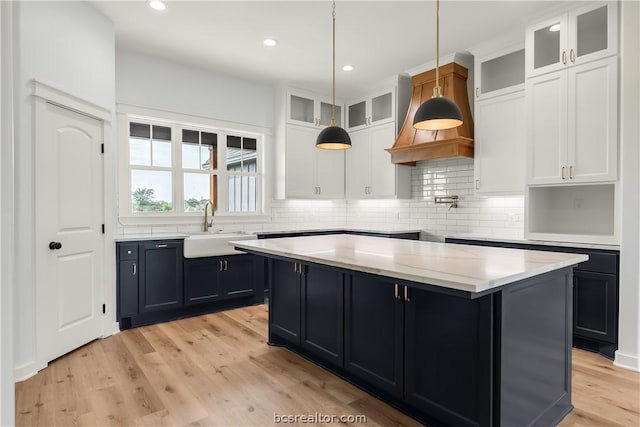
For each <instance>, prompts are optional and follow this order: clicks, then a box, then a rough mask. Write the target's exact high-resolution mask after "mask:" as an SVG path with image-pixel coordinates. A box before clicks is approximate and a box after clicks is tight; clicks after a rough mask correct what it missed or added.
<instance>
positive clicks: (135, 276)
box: [117, 240, 265, 330]
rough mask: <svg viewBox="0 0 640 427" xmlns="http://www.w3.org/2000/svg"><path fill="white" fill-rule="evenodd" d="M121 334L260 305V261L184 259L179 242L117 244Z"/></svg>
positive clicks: (237, 257) (248, 258) (244, 258)
mask: <svg viewBox="0 0 640 427" xmlns="http://www.w3.org/2000/svg"><path fill="white" fill-rule="evenodd" d="M117 257H118V274H117V277H118V279H117V280H118V284H117V294H118V295H117V301H118V307H117V317H118V322H119V325H120V329H121V330H125V329H129V328H131V327H135V326H141V325H148V324H151V323H157V322H164V321H168V320H174V319H179V318H183V317H188V316H194V315H199V314H205V313H211V312H213V311H218V310H223V309H228V308H235V307H241V306H246V305H251V304H261V303H263V302H264V296H263V295H264V291H263V288H262V283H263V282H264V278H263V277H262V276H263V274H264V270H265V268H264V260H263V259H262V258H260V257H257V256H254V255H230V256H221V257H208V258H191V259H189V258H184V257H183V241H182V240H166V241H159V240H154V241H140V242H122V243H118V244H117Z"/></svg>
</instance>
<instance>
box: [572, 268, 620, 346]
mask: <svg viewBox="0 0 640 427" xmlns="http://www.w3.org/2000/svg"><path fill="white" fill-rule="evenodd" d="M573 284H574V290H573V306H574V307H573V319H574V322H573V324H574V334H575V335H576V336H580V337H585V338H592V339H596V340H602V341H607V342H611V343H615V342H617V339H618V327H617V324H618V319H617V313H618V292H617V286H616V276H615V275H613V274H601V273H591V272H586V271H580V270H574V272H573Z"/></svg>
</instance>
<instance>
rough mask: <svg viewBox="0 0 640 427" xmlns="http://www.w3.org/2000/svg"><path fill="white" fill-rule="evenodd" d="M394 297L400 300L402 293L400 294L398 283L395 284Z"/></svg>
mask: <svg viewBox="0 0 640 427" xmlns="http://www.w3.org/2000/svg"><path fill="white" fill-rule="evenodd" d="M393 296H394V297H395V299H400V293H399V292H398V284H397V283H394V284H393Z"/></svg>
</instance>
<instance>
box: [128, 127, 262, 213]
mask: <svg viewBox="0 0 640 427" xmlns="http://www.w3.org/2000/svg"><path fill="white" fill-rule="evenodd" d="M126 122H127V126H128V138H127V139H126V140H127V141H128V147H127V150H125V151H126V152H127V153H128V157H127V158H126V160H125V158H122V161H123V162H124V163H127V167H126V171H127V178H128V179H126V181H127V186H126V188H127V189H128V191H127V193H128V195H127V199H128V206H129V209H128V211H127V212H124V211H121V215H122V214H125V215H126V214H133V215H136V216H164V215H196V214H197V215H198V216H199V215H200V214H201V213H202V212H203V211H204V208H205V206H206V205H207V203H208V202H210V203H211V205H212V208H213V210H215V211H216V212H217V213H231V214H252V213H253V214H255V213H261V212H262V208H261V202H262V195H261V188H262V182H261V163H260V145H261V142H262V139H263V137H262V135H256V134H247V133H244V132H236V131H229V130H226V129H215V128H212V127H207V126H198V125H193V124H188V125H187V124H184V123H168V122H166V121H161V120H157V121H156V120H149V119H146V118H145V119H142V118H136V117H128V120H126ZM190 123H191V121H190ZM121 170H122V171H123V176H122V178H125V177H124V170H125V169H121ZM223 183H224V185H223ZM121 188H122V189H124V188H125V187H124V183H123V186H122V187H121ZM123 197H124V195H123ZM121 201H122V202H124V199H123V198H121Z"/></svg>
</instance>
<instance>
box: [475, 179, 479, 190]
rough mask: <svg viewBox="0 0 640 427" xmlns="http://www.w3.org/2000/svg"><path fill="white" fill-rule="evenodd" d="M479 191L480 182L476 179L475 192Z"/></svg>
mask: <svg viewBox="0 0 640 427" xmlns="http://www.w3.org/2000/svg"><path fill="white" fill-rule="evenodd" d="M479 189H480V180H479V179H476V190H479Z"/></svg>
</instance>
